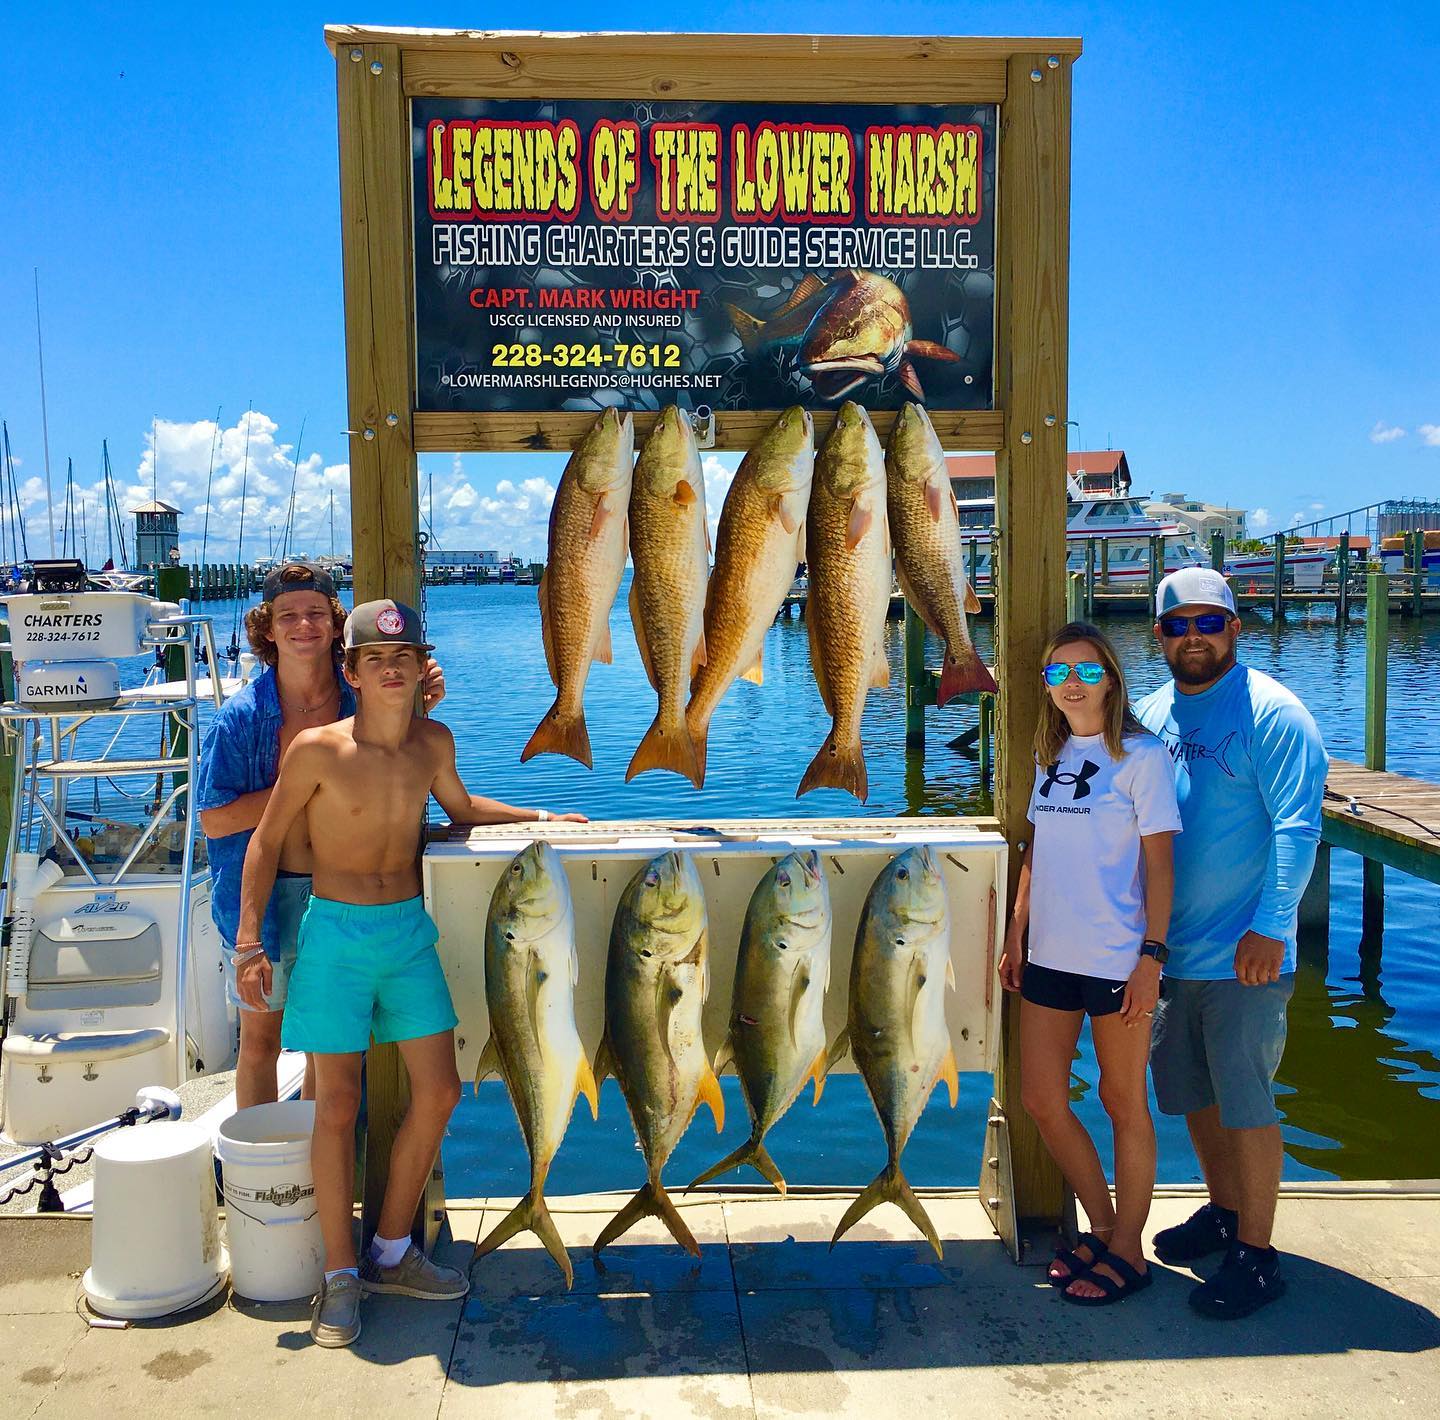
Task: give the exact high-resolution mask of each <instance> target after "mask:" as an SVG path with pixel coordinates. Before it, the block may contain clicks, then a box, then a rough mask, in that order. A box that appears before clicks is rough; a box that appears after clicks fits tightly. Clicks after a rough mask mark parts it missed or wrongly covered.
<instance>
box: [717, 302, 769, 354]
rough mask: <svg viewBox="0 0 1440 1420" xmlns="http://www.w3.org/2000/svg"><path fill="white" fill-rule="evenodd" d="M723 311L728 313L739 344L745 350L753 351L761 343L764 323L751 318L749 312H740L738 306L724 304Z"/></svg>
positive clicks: (757, 318)
mask: <svg viewBox="0 0 1440 1420" xmlns="http://www.w3.org/2000/svg"><path fill="white" fill-rule="evenodd" d="M725 309H726V310H727V311H729V312H730V324H731V325H733V326H734V327H735V334H736V335H738V336H739V337H740V343H741V345H743V346H744V347H745V348H746V350H751V351H753V350H755V349H756V348H757V347H758V346H759V345H760V344H761V343H762V341H763V339H764V336H763V331H764V329H765V322H764V321H763V320H761V319H760V318H759V317H758V316H752V315H751V314H750V312H749V311H742V310H741V309H740V307H739V306H732V305H730V304H728V303H727V304H726V306H725Z"/></svg>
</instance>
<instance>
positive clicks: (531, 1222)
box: [475, 1188, 575, 1289]
mask: <svg viewBox="0 0 1440 1420" xmlns="http://www.w3.org/2000/svg"><path fill="white" fill-rule="evenodd" d="M526 1231H529V1232H532V1233H534V1234H535V1236H536V1237H537V1238H539V1239H540V1241H541V1242H542V1243H544V1244H545V1251H546V1252H548V1253H549V1254H550V1256H551V1257H553V1258H554V1259H555V1263H556V1265H557V1266H558V1267H559V1268H560V1271H561V1272H562V1273H564V1275H565V1286H566V1288H567V1289H568V1288H570V1287H572V1286H574V1284H575V1269H574V1268H573V1267H572V1266H571V1265H570V1254H569V1253H568V1252H566V1251H565V1244H564V1243H563V1242H562V1241H561V1240H560V1234H559V1232H558V1231H557V1230H556V1227H555V1221H554V1219H552V1218H551V1216H550V1210H549V1209H548V1208H547V1207H546V1206H545V1199H544V1196H543V1195H542V1194H540V1193H537V1192H536V1191H535V1190H534V1189H533V1188H532V1189H531V1190H530V1192H529V1193H527V1194H526V1195H525V1196H524V1198H522V1199H521V1200H520V1201H519V1202H518V1203H517V1204H516V1205H515V1206H514V1207H513V1208H512V1209H511V1210H510V1211H509V1212H508V1213H507V1214H506V1215H505V1216H504V1217H503V1218H502V1219H501V1220H500V1221H499V1222H498V1223H496V1225H495V1226H494V1227H493V1228H492V1229H491V1230H490V1232H489V1234H488V1235H487V1236H486V1237H485V1239H484V1241H483V1242H478V1243H476V1244H475V1256H476V1257H484V1256H485V1254H486V1253H489V1252H494V1251H495V1249H496V1248H497V1247H499V1246H500V1244H501V1243H503V1242H509V1240H510V1239H511V1238H513V1237H514V1236H515V1234H516V1233H523V1232H526Z"/></svg>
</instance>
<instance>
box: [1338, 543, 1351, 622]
mask: <svg viewBox="0 0 1440 1420" xmlns="http://www.w3.org/2000/svg"><path fill="white" fill-rule="evenodd" d="M1336 566H1337V568H1338V569H1339V574H1340V591H1339V597H1338V600H1337V601H1336V603H1335V620H1336V621H1338V622H1339V623H1340V624H1341V625H1342V626H1344V625H1346V624H1347V623H1348V622H1349V620H1350V534H1349V533H1348V532H1344V533H1341V534H1340V546H1339V547H1338V548H1337V549H1336Z"/></svg>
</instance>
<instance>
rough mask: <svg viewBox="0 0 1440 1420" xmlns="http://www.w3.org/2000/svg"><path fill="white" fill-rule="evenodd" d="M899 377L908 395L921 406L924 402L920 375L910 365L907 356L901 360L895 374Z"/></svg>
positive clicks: (923, 390) (923, 388)
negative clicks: (911, 395)
mask: <svg viewBox="0 0 1440 1420" xmlns="http://www.w3.org/2000/svg"><path fill="white" fill-rule="evenodd" d="M895 373H896V374H897V375H899V376H900V383H901V384H902V385H904V386H905V390H906V392H907V393H908V394H913V395H914V396H915V398H916V399H918V400H919V401H920V402H921V403H922V404H923V403H924V402H925V386H924V385H922V384H921V383H920V375H919V373H918V371H917V370H916V369H915V366H914V365H912V364H911V363H910V357H909V356H908V355H907V356H906V357H905V359H903V360H901V362H900V368H899V369H898V370H896V372H895Z"/></svg>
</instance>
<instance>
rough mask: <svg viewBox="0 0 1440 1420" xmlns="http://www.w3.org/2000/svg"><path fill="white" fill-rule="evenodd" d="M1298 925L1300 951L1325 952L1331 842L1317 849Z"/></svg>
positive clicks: (1328, 914) (1302, 900)
mask: <svg viewBox="0 0 1440 1420" xmlns="http://www.w3.org/2000/svg"><path fill="white" fill-rule="evenodd" d="M1299 928H1300V936H1301V943H1300V947H1301V951H1302V952H1304V953H1307V954H1308V955H1310V956H1311V957H1312V959H1313V957H1314V956H1316V955H1320V956H1323V955H1325V948H1326V946H1327V944H1328V943H1329V941H1330V845H1329V844H1328V843H1322V844H1320V846H1319V847H1318V848H1317V849H1316V850H1315V866H1314V868H1313V869H1312V870H1311V873H1310V881H1309V882H1308V883H1306V885H1305V892H1304V894H1303V895H1302V896H1301V898H1300V918H1299Z"/></svg>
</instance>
